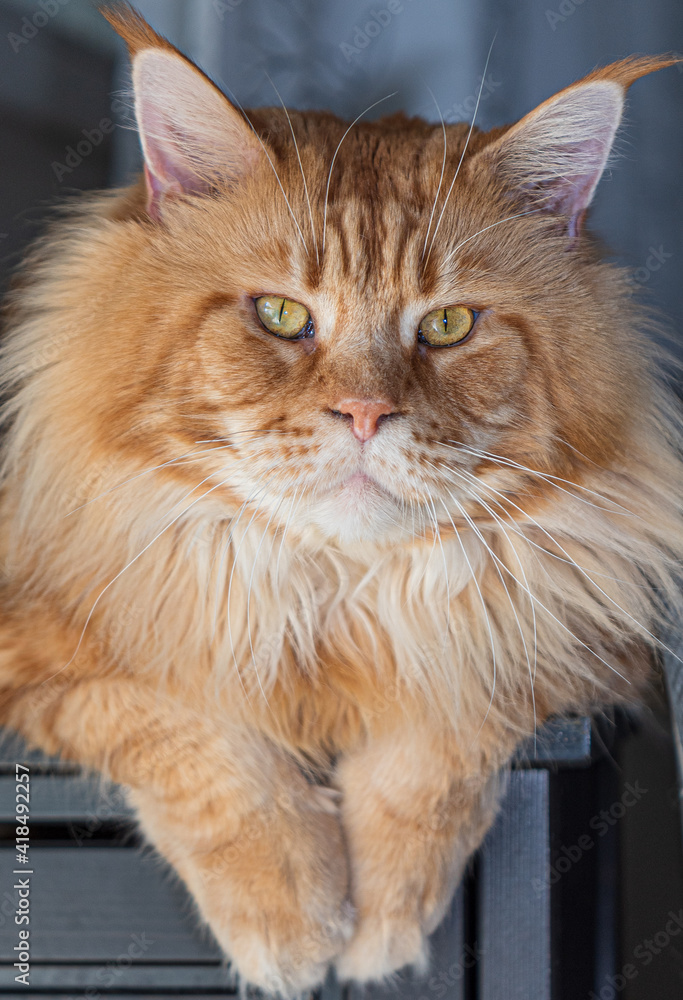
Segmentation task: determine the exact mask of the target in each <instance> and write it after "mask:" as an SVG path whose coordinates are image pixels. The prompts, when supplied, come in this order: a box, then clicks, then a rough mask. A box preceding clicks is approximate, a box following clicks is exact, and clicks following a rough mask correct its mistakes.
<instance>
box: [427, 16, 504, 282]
mask: <svg viewBox="0 0 683 1000" xmlns="http://www.w3.org/2000/svg"><path fill="white" fill-rule="evenodd" d="M497 34H498V32H496V35H497ZM496 35H494V36H493V40H492V42H491V45H490V46H489V51H488V55H487V56H486V63H485V65H484V72H483V74H482V78H481V84H480V85H479V93H478V94H477V103H476V104H475V106H474V112H473V114H472V121H471V123H470V129H469V132H468V133H467V138H466V139H465V145H464V147H463V151H462V154H461V156H460V160H459V162H458V166H457V167H456V169H455V174H454V175H453V180H452V181H451V185H450V187H449V188H448V191H447V192H446V197H445V199H444V203H443V206H442V208H441V214H440V215H439V218H438V220H437V223H436V226H435V227H434V235H433V236H432V242H431V243H430V244H429V253H428V254H427V260H426V261H425V267H426V266H427V264H428V263H429V257H430V255H431V252H432V249H433V247H434V241H435V239H436V234H437V233H438V231H439V226H440V225H441V220H442V219H443V214H444V212H445V211H446V205H447V204H448V199H449V198H450V196H451V191H452V190H453V185H454V184H455V182H456V180H457V179H458V174H459V173H460V167H461V166H462V161H463V160H464V159H465V153H466V152H467V147H468V146H469V144H470V137H471V135H472V130H473V128H474V122H475V120H476V117H477V111H478V110H479V103H480V101H481V95H482V93H483V91H484V80H485V79H486V72H487V70H488V68H489V60H490V58H491V52H492V51H493V45H494V42H495V40H496Z"/></svg>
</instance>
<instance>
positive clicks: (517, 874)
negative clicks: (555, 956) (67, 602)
mask: <svg viewBox="0 0 683 1000" xmlns="http://www.w3.org/2000/svg"><path fill="white" fill-rule="evenodd" d="M590 759H591V728H590V724H589V723H588V722H587V720H570V721H562V722H559V721H558V722H556V723H553V724H551V725H550V726H549V727H548V728H547V729H546V730H545V731H544V732H543V733H541V734H539V738H538V740H537V741H536V745H535V747H534V745H533V744H529V745H528V746H526V747H524V748H523V749H522V750H521V751H520V753H519V754H518V755H517V759H516V761H515V765H514V769H513V770H512V772H511V773H510V775H509V779H508V788H507V794H506V796H505V799H504V802H503V807H502V810H501V813H500V816H499V818H498V820H497V822H496V824H495V826H494V828H493V829H492V830H491V832H490V833H489V835H488V837H487V839H486V841H485V844H484V846H483V847H482V850H481V851H480V852H479V855H478V857H477V859H476V860H475V862H474V863H473V866H472V868H471V871H470V872H469V874H468V876H467V878H466V879H465V881H464V883H463V885H462V886H461V887H460V889H459V891H458V893H457V895H456V897H455V899H454V902H453V905H452V907H451V910H450V912H449V914H448V915H447V917H446V919H445V920H444V922H443V923H442V925H441V926H440V927H439V928H438V930H437V931H436V932H435V934H434V935H433V937H432V941H431V951H432V964H431V968H430V971H429V974H428V976H427V978H426V979H418V978H415V977H413V976H412V975H410V974H406V973H402V974H401V975H399V976H397V977H396V980H395V982H394V984H393V985H392V986H390V987H384V986H382V987H380V986H377V987H369V988H366V989H365V990H359V989H355V988H354V989H350V990H345V991H342V990H341V989H340V987H339V986H338V984H337V983H336V982H335V981H334V977H330V979H329V980H328V982H327V983H326V985H325V988H324V990H323V1000H341V997H342V993H345V994H346V996H345V997H344V1000H360V997H361V995H365V996H367V997H369V998H370V1000H382V998H388V997H390V996H395V997H398V998H399V1000H551V997H552V993H551V965H552V942H551V925H550V913H551V907H550V892H551V889H550V886H549V885H548V882H547V878H546V873H547V870H548V865H549V857H550V822H551V813H550V794H549V787H550V781H551V773H552V772H555V771H558V769H561V768H563V767H577V766H582V767H585V766H587V765H588V764H589V763H590ZM17 761H20V762H24V763H29V765H30V767H31V790H32V798H31V862H32V867H33V870H34V875H33V876H32V882H31V885H32V892H31V912H32V918H31V953H32V964H31V985H30V988H25V987H21V988H20V989H18V988H17V986H16V984H15V982H14V975H15V970H14V969H13V966H12V960H13V959H12V957H11V955H12V948H13V946H14V944H16V941H17V933H16V932H17V928H16V927H15V925H14V922H13V918H12V917H11V914H12V913H13V911H14V909H15V907H16V896H15V894H14V893H13V891H12V889H11V886H12V875H11V872H12V871H13V869H14V867H15V864H14V860H13V858H14V850H13V846H12V845H13V837H14V825H13V817H14V793H15V781H14V767H15V763H16V762H17ZM131 821H132V814H131V811H130V809H129V807H128V805H127V803H126V798H125V792H124V791H123V789H121V788H119V787H117V786H114V785H110V784H108V783H107V782H104V781H103V780H102V779H100V778H99V777H98V776H96V775H90V776H82V775H79V774H76V773H74V768H73V766H72V765H64V764H63V763H61V762H59V761H54V760H50V759H47V758H44V757H42V756H41V755H40V754H35V753H28V752H26V751H25V750H24V749H23V748H22V747H21V745H20V744H19V743H18V742H17V740H16V739H15V738H12V737H10V738H6V739H5V741H4V742H2V743H0V833H2V835H3V837H4V839H0V882H1V884H0V996H2V997H5V998H9V997H13V996H17V997H18V996H19V995H23V996H26V994H27V993H28V994H30V995H31V996H32V997H34V998H35V997H38V996H43V995H44V996H46V997H47V996H48V995H50V996H55V995H57V996H65V995H75V994H81V995H83V994H85V995H87V996H88V998H89V1000H97V998H98V997H100V996H106V997H108V998H109V997H111V998H114V997H116V996H118V995H121V996H123V995H124V994H125V996H126V997H127V998H128V1000H131V998H133V997H136V996H139V997H143V996H150V995H153V996H154V997H155V998H159V997H162V996H164V995H166V992H165V991H169V992H170V993H172V994H173V995H174V996H176V997H177V996H178V995H187V996H192V997H195V998H196V997H199V996H202V995H207V996H208V995H213V996H215V995H217V994H218V995H220V994H226V993H233V992H235V989H236V986H235V983H234V981H233V978H232V976H231V974H230V970H229V968H226V966H225V964H224V963H223V961H222V959H221V955H220V953H219V950H218V948H217V946H216V945H215V943H214V942H213V940H212V938H211V936H210V934H209V933H208V932H207V931H206V930H205V929H203V928H202V927H201V926H200V923H199V921H198V919H197V916H196V913H195V909H194V905H193V903H192V900H191V899H190V898H189V896H188V894H187V893H186V891H185V890H184V888H183V886H182V884H181V883H180V882H179V880H178V879H177V878H176V877H175V875H174V874H173V872H172V871H171V870H170V869H169V868H168V866H167V865H165V863H164V862H163V861H162V860H161V859H160V858H159V857H158V856H157V855H156V854H155V853H154V851H153V850H152V849H151V848H149V847H146V846H145V845H143V844H142V843H141V841H140V840H139V839H138V838H137V836H136V833H135V828H134V825H133V824H132V822H131ZM131 953H132V955H133V956H134V957H132V958H131ZM552 1000H554V997H552Z"/></svg>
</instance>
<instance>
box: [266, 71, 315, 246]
mask: <svg viewBox="0 0 683 1000" xmlns="http://www.w3.org/2000/svg"><path fill="white" fill-rule="evenodd" d="M266 76H267V77H268V79H269V80H270V85H271V87H272V88H273V90H274V91H275V93H276V94H277V96H278V100H279V101H280V104H281V105H282V110H283V111H284V113H285V114H286V115H287V121H288V123H289V131H290V132H291V133H292V139H293V140H294V149H295V150H296V158H297V160H298V161H299V170H300V171H301V178H302V180H303V182H304V194H305V195H306V203H307V205H308V218H309V221H310V223H311V237H312V239H313V246H314V247H315V259H316V260H317V262H318V264H319V263H320V254H319V252H318V241H317V239H316V236H315V226H314V225H313V209H312V208H311V199H310V198H309V196H308V184H307V183H306V174H305V173H304V167H303V163H302V162H301V153H300V152H299V143H298V142H297V141H296V135H295V134H294V126H293V125H292V119H291V118H290V117H289V111H288V110H287V108H286V107H285V102H284V101H283V100H282V96H281V94H280V91H279V90H278V89H277V87H276V86H275V84H274V83H273V81H272V80H271V78H270V76H269V75H268V73H266Z"/></svg>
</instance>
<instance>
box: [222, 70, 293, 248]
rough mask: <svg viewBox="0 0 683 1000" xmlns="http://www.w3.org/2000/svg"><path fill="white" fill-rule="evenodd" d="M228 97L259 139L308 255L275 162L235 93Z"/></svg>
mask: <svg viewBox="0 0 683 1000" xmlns="http://www.w3.org/2000/svg"><path fill="white" fill-rule="evenodd" d="M221 86H222V87H223V89H225V90H228V88H227V87H225V85H224V84H223V82H222V81H221ZM230 98H231V100H232V101H233V102H234V103H235V104H236V105H237V107H238V108H239V109H240V111H241V112H242V114H243V116H244V120H245V121H246V123H247V125H248V126H249V128H250V129H251V131H252V132H253V133H254V135H255V136H256V138H257V139H258V141H259V143H260V145H261V149H262V150H263V152H264V153H265V155H266V158H267V159H268V163H270V166H271V168H272V171H273V173H274V174H275V180H276V181H277V182H278V185H279V187H280V191H281V192H282V197H283V198H284V199H285V204H286V206H287V209H288V211H289V214H290V215H291V217H292V222H293V223H294V225H295V226H296V231H297V233H298V234H299V239H300V240H301V242H302V244H303V247H304V250H305V251H306V256H307V257H308V256H309V251H308V244H307V243H306V240H305V239H304V234H303V233H302V231H301V226H300V225H299V223H298V222H297V219H296V216H295V214H294V211H293V209H292V206H291V205H290V203H289V198H288V197H287V195H286V193H285V189H284V187H283V186H282V181H281V180H280V175H279V174H278V172H277V170H276V169H275V164H274V163H273V161H272V159H271V157H270V153H269V152H268V150H267V149H266V145H265V143H264V142H263V139H262V138H261V136H260V135H259V134H258V132H257V131H256V129H255V128H254V125H253V123H252V121H251V119H250V117H249V115H248V114H247V112H246V111H245V110H244V108H243V107H242V105H241V104H240V102H239V101H238V100H237V98H236V97H235V95H234V94H232V93H230Z"/></svg>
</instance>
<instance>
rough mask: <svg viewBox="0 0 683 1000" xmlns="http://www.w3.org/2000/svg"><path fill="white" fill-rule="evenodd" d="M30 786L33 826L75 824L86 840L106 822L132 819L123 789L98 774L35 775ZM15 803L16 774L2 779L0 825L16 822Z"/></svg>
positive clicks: (0, 783)
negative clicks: (41, 824) (40, 824)
mask: <svg viewBox="0 0 683 1000" xmlns="http://www.w3.org/2000/svg"><path fill="white" fill-rule="evenodd" d="M29 787H30V801H29V809H30V822H32V823H35V822H50V823H72V824H74V825H76V826H77V827H78V828H79V829H80V830H81V832H82V835H83V837H87V836H88V835H92V833H94V832H95V831H96V830H97V829H99V828H100V827H101V825H102V823H103V822H105V821H114V822H119V821H125V820H129V819H131V818H132V816H133V810H132V809H131V808H130V806H129V805H128V803H127V802H126V799H125V793H124V791H123V789H122V788H121V786H120V785H114V784H111V783H110V782H107V781H104V780H103V779H102V778H99V777H98V776H96V775H90V776H87V777H85V776H84V777H75V776H72V775H58V774H47V775H40V774H34V775H31V780H30V783H29ZM15 803H16V782H15V779H14V775H2V776H0V823H10V822H12V821H13V820H14V817H15V815H16V812H15Z"/></svg>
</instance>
